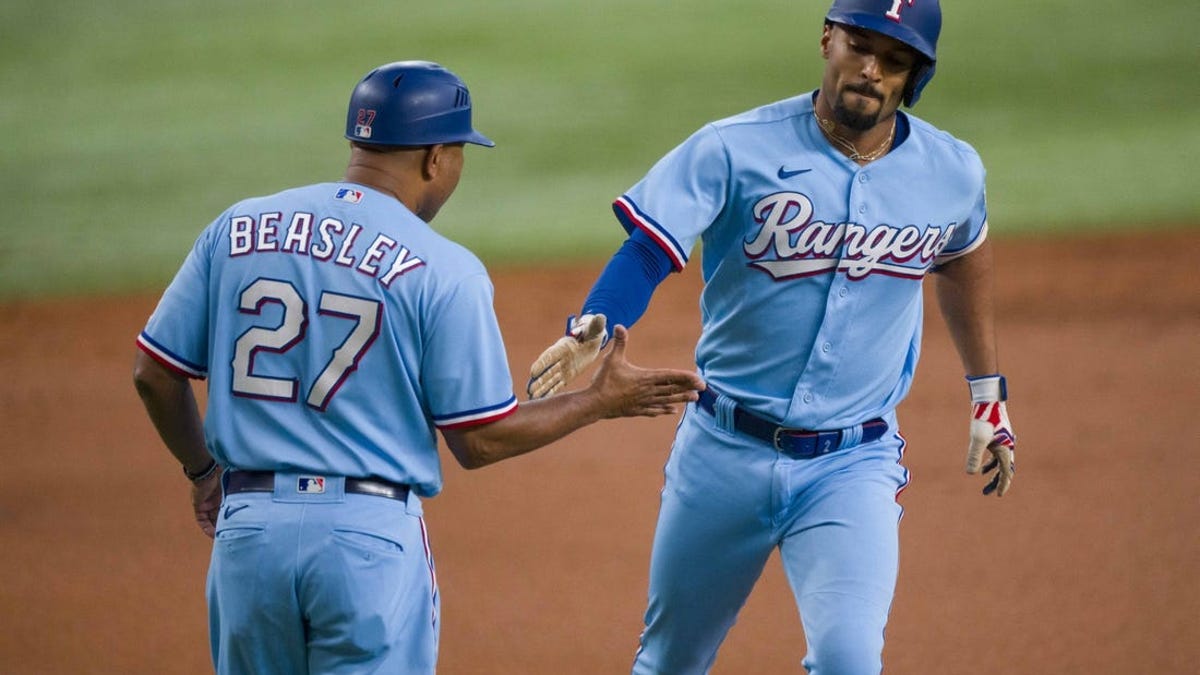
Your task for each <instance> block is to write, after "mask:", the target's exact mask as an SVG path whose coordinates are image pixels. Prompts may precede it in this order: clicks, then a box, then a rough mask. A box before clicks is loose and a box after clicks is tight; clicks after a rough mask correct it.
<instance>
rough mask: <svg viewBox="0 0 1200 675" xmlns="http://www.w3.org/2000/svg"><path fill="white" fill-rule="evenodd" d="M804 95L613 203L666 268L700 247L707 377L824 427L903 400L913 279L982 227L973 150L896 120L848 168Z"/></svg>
mask: <svg viewBox="0 0 1200 675" xmlns="http://www.w3.org/2000/svg"><path fill="white" fill-rule="evenodd" d="M813 99H814V95H813V94H812V93H808V94H804V95H801V96H797V97H794V98H789V99H786V100H783V101H779V102H776V103H772V104H769V105H766V106H763V107H760V108H757V109H754V110H751V111H749V112H746V113H743V114H740V115H737V116H734V117H730V118H727V119H724V120H721V121H718V122H715V123H712V124H709V125H707V126H705V127H704V128H702V129H701V130H699V131H698V132H696V133H695V134H693V135H692V136H691V137H690V138H689V139H687V140H686V141H685V142H684V143H682V144H681V145H679V146H678V147H676V148H675V149H674V150H672V151H671V152H670V153H668V154H667V155H666V156H664V157H663V158H662V159H661V160H660V161H659V162H658V163H657V164H656V165H655V166H654V167H653V168H652V169H651V170H650V172H649V173H648V174H647V175H646V176H645V177H644V178H643V179H642V180H641V181H640V182H638V183H637V184H636V185H635V186H634V187H633V188H631V189H630V190H629V191H628V192H627V193H626V194H625V195H623V196H622V197H621V198H620V199H618V200H617V202H616V204H615V208H616V210H617V213H618V215H619V216H620V218H621V220H622V222H623V223H624V225H625V227H626V228H627V229H631V228H633V227H637V228H640V229H642V230H643V231H644V232H646V233H647V234H649V235H650V236H651V237H652V238H654V239H655V240H656V241H657V242H658V243H659V245H660V246H661V247H662V248H663V250H665V251H666V252H667V254H668V255H669V256H670V257H671V258H672V260H673V261H674V264H675V266H676V268H679V269H682V268H683V266H684V265H685V264H686V263H687V262H688V256H689V253H690V252H691V251H692V249H693V248H694V247H695V245H696V243H697V242H700V243H701V244H702V247H703V276H704V281H705V286H704V290H703V293H702V295H701V305H700V309H701V319H702V323H703V332H702V335H701V338H700V341H699V344H698V345H697V348H696V363H697V365H698V366H699V368H700V373H701V375H702V376H703V377H704V379H705V381H706V382H708V383H709V385H711V386H713V387H714V388H715V389H717V390H718V391H721V392H723V393H725V394H727V395H728V396H730V397H732V398H733V399H734V400H736V401H738V402H739V403H740V404H741V405H743V406H745V407H746V408H749V409H751V410H754V411H755V412H757V413H760V414H762V415H764V416H766V417H769V418H772V419H775V420H779V421H780V422H782V423H783V424H785V425H787V426H795V427H804V428H810V429H829V428H840V427H845V426H850V425H854V424H857V423H860V422H862V421H863V420H867V419H870V418H875V417H880V416H883V415H886V414H889V413H890V412H891V411H892V410H893V409H894V408H895V407H896V405H897V404H898V403H899V402H900V400H901V399H903V398H904V396H905V394H907V392H908V390H909V388H910V385H911V383H912V378H913V372H914V370H915V368H916V365H917V358H918V355H919V351H920V340H921V320H922V301H921V297H922V296H921V281H922V279H923V278H924V276H925V274H926V273H928V272H929V270H930V269H931V267H933V266H934V265H937V264H940V263H943V262H946V261H947V260H950V259H952V258H954V257H957V256H960V255H964V254H966V253H968V252H970V251H972V250H974V249H975V248H976V247H978V246H979V245H980V244H982V242H983V241H984V239H985V238H986V236H987V222H986V205H985V198H984V169H983V165H982V163H981V162H980V160H979V157H978V155H977V154H976V153H975V151H974V150H973V149H972V148H971V147H970V146H969V145H967V144H966V143H964V142H962V141H959V140H957V139H955V138H953V137H952V136H950V135H949V134H947V133H945V132H943V131H940V130H937V129H935V128H934V127H932V126H931V125H929V124H927V123H925V122H923V121H921V120H919V119H917V118H915V117H912V116H907V118H906V119H907V122H908V125H909V133H908V136H907V138H905V139H904V141H903V142H902V143H900V144H899V145H898V146H897V147H895V148H894V149H893V150H892V151H891V152H890V153H888V154H887V155H885V156H884V157H882V158H881V159H879V160H877V161H874V162H871V163H870V164H868V165H867V166H859V165H858V164H856V163H855V162H853V161H851V160H850V159H848V158H847V157H846V156H844V155H843V154H841V153H840V152H839V151H838V150H837V149H836V148H835V147H833V146H832V145H831V144H830V143H829V142H828V141H826V140H825V138H824V137H823V135H822V133H821V130H820V128H819V127H818V126H817V121H816V118H815V115H814V113H813ZM899 114H901V113H898V115H899ZM934 176H936V178H937V180H936V181H932V180H929V178H930V177H934ZM814 318H815V320H814ZM751 345H753V346H754V347H756V348H749V346H751Z"/></svg>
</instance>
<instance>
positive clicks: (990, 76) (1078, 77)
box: [0, 0, 1200, 299]
mask: <svg viewBox="0 0 1200 675" xmlns="http://www.w3.org/2000/svg"><path fill="white" fill-rule="evenodd" d="M1140 4H1142V3H1096V2H1094V1H1092V0H1088V1H1084V0H1041V1H1040V2H1037V3H1026V2H1008V3H998V2H992V1H990V0H945V1H944V5H945V8H946V12H947V14H946V20H945V27H944V30H943V35H942V41H941V44H940V46H939V57H940V59H939V69H938V73H937V77H935V79H934V80H933V83H932V84H931V85H930V87H929V88H928V89H927V90H926V93H925V96H924V97H923V99H922V101H921V104H920V105H919V106H918V107H917V109H916V111H915V112H917V113H918V114H920V115H921V116H922V117H925V118H926V119H929V120H930V121H932V122H934V123H935V124H938V125H939V126H942V127H944V128H946V129H948V130H950V131H951V132H953V133H955V134H956V135H958V136H959V137H961V138H964V139H966V140H969V141H970V142H972V143H973V144H974V145H975V146H976V148H977V149H978V150H979V151H980V153H981V155H982V156H983V158H984V161H985V163H986V164H987V166H988V170H989V174H988V189H989V191H988V194H989V202H990V208H991V214H992V216H991V219H992V225H993V228H994V230H993V231H994V232H995V233H997V236H1003V235H1004V234H1005V233H1013V232H1032V231H1040V230H1044V229H1054V230H1055V231H1062V230H1070V229H1071V228H1079V227H1086V228H1115V227H1122V228H1125V227H1129V226H1135V225H1136V226H1140V225H1149V226H1153V225H1154V224H1162V223H1172V224H1200V197H1198V196H1197V195H1198V193H1200V190H1198V189H1197V187H1198V186H1197V180H1196V178H1195V174H1194V169H1195V166H1196V162H1197V158H1200V105H1198V104H1200V94H1198V93H1197V86H1196V84H1197V76H1196V74H1195V66H1196V64H1197V63H1198V62H1200V58H1198V57H1200V48H1198V47H1197V42H1196V39H1195V34H1194V30H1195V28H1196V26H1197V25H1200V5H1198V4H1197V3H1195V1H1194V0H1156V2H1155V3H1153V4H1154V7H1151V8H1145V7H1141V6H1138V5H1140ZM411 5H417V6H411ZM825 9H826V3H825V2H824V1H822V2H816V3H797V2H794V0H746V1H743V2H736V3H733V2H729V1H728V0H720V1H718V0H689V1H688V2H686V3H681V2H677V0H640V1H633V0H607V1H605V0H600V1H597V2H588V3H584V2H571V1H569V0H516V1H511V2H494V1H484V0H474V1H460V0H443V1H442V2H440V3H399V2H394V0H393V1H387V2H384V1H380V0H363V1H362V2H359V3H354V4H349V5H348V4H345V3H330V2H316V1H309V2H287V3H283V2H233V1H231V0H210V1H207V2H199V1H185V0H174V1H170V0H163V1H159V2H155V3H143V2H133V1H132V0H110V1H109V2H105V3H90V2H70V1H63V2H55V3H41V2H32V1H29V0H7V2H5V3H4V4H3V5H2V6H0V139H2V140H3V144H4V150H3V152H2V153H0V200H2V203H3V204H4V205H5V211H4V214H5V217H4V219H3V220H2V221H0V299H2V298H15V297H23V296H31V295H42V294H66V293H79V292H93V293H106V292H121V291H130V290H142V289H156V288H158V287H160V286H161V285H162V284H163V283H164V282H165V281H166V280H167V279H169V278H170V275H171V274H172V273H173V272H174V270H175V268H176V266H177V265H178V264H179V262H180V260H181V259H182V257H183V255H184V254H185V252H186V250H187V248H188V247H189V246H190V244H191V242H192V240H193V239H194V237H195V236H196V234H197V233H198V232H199V230H200V229H201V228H203V227H204V226H205V225H206V224H207V223H208V222H209V221H210V220H211V219H212V218H213V217H215V216H216V215H217V214H218V213H220V212H221V211H222V210H223V209H224V208H225V206H227V205H228V204H229V203H230V202H232V201H234V200H236V199H238V198H241V197H244V196H249V195H252V194H262V193H266V192H270V191H275V190H278V189H281V188H284V187H288V186H291V185H295V184H302V183H308V182H314V181H319V180H331V179H336V178H338V177H340V175H341V171H342V169H343V167H344V163H345V158H346V145H345V141H344V140H343V139H342V137H341V133H342V125H343V123H344V115H345V105H346V98H347V96H348V95H349V92H350V89H351V88H352V87H353V85H354V83H355V82H356V81H357V79H358V78H359V77H360V76H361V75H362V74H363V73H365V72H366V71H367V70H368V69H369V68H371V67H373V66H375V65H378V64H380V63H384V62H387V61H392V60H400V59H408V58H425V59H430V60H435V61H439V62H441V63H443V64H445V65H447V66H449V67H450V68H452V69H453V70H455V71H456V72H458V73H459V74H460V75H462V76H463V77H464V78H465V79H466V80H467V82H468V84H469V85H470V86H471V90H472V97H473V99H474V102H475V106H476V125H477V126H478V127H479V128H480V129H481V130H482V131H484V133H487V134H488V135H489V136H491V137H492V138H494V139H495V140H496V141H497V143H498V147H497V148H496V149H494V150H485V149H482V148H475V147H472V148H470V149H469V150H468V158H467V170H466V173H465V175H464V179H463V182H462V184H461V185H460V188H459V191H458V192H457V193H456V195H455V197H454V199H452V200H451V202H450V204H449V205H447V207H446V208H445V209H444V210H443V211H442V213H441V215H440V216H439V217H438V220H437V222H436V223H435V224H436V226H437V227H438V228H439V229H441V230H442V231H443V232H445V233H446V234H448V235H449V236H451V237H453V238H455V239H457V240H459V241H462V242H463V243H465V244H467V245H468V246H470V247H471V248H472V249H474V250H475V251H477V252H478V253H479V254H480V255H481V257H483V258H484V260H485V261H486V262H488V263H489V264H490V265H499V264H503V263H510V262H511V263H536V262H538V261H543V260H549V259H562V258H566V257H591V258H595V257H601V256H606V255H607V254H608V253H609V252H610V251H611V250H612V248H613V247H614V246H615V245H616V244H617V243H618V242H619V240H620V234H621V233H620V229H619V227H617V226H616V225H615V223H614V221H613V220H612V218H611V215H610V211H609V203H610V201H611V200H612V198H613V197H615V196H616V195H618V194H620V192H622V191H623V190H624V189H625V188H627V187H628V186H629V185H630V184H632V183H633V182H634V181H636V180H637V179H638V178H639V177H640V176H641V175H642V173H644V172H645V170H646V169H648V168H649V166H650V165H651V164H652V163H653V162H654V161H655V160H656V159H657V158H658V157H659V156H661V155H662V154H663V153H664V152H666V151H667V150H668V149H670V148H671V147H672V146H674V145H675V144H676V143H678V142H679V141H681V140H682V139H683V138H685V137H686V136H687V135H688V134H690V133H691V132H692V131H693V130H695V129H696V128H697V127H698V126H700V125H701V124H703V123H705V122H707V121H709V120H712V119H716V118H719V117H723V116H726V115H730V114H734V113H737V112H740V111H742V110H745V109H747V108H750V107H753V106H756V105H759V104H761V103H765V102H768V101H772V100H776V99H779V98H783V97H785V96H789V95H792V94H794V93H797V92H799V91H804V90H808V89H810V88H813V87H815V86H816V85H817V83H818V81H819V78H820V72H821V66H822V62H821V61H820V58H819V55H818V51H817V39H818V37H819V34H820V22H821V18H822V16H823V14H824V10H825Z"/></svg>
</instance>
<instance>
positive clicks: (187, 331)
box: [138, 183, 517, 497]
mask: <svg viewBox="0 0 1200 675" xmlns="http://www.w3.org/2000/svg"><path fill="white" fill-rule="evenodd" d="M492 295H493V289H492V284H491V281H490V280H489V278H488V276H487V272H486V270H485V269H484V267H483V265H482V264H481V263H480V262H479V260H478V259H477V258H476V257H475V256H474V255H473V254H472V253H471V252H470V251H468V250H467V249H465V248H463V247H462V246H459V245H458V244H456V243H454V242H452V241H450V240H448V239H446V238H445V237H443V236H441V235H440V234H438V233H437V232H435V231H434V230H433V229H431V228H430V227H429V225H428V224H426V223H425V222H424V221H422V220H420V219H419V218H417V217H416V216H415V215H413V214H412V213H411V212H409V211H408V210H407V209H406V208H405V207H404V205H403V204H401V203H400V202H399V201H397V200H396V199H395V198H394V197H392V196H391V195H387V194H384V193H380V192H377V191H375V190H373V189H370V188H367V187H363V186H361V185H356V184H352V183H323V184H318V185H311V186H307V187H302V188H297V189H293V190H287V191H284V192H281V193H279V194H275V195H271V196H267V197H259V198H254V199H248V200H245V201H242V202H240V203H238V204H235V205H234V206H233V207H231V208H230V209H229V210H227V211H226V212H225V213H223V214H221V216H220V217H219V218H217V219H216V220H215V221H214V222H213V223H212V224H211V225H210V226H209V227H208V228H207V229H205V230H204V232H203V233H202V234H201V235H200V237H199V238H198V239H197V240H196V243H195V246H194V247H193V248H192V251H191V253H190V255H189V256H188V257H187V260H186V261H185V262H184V264H183V266H182V268H181V269H180V271H179V273H178V274H177V276H176V277H175V279H174V281H173V282H172V283H171V285H170V286H169V287H168V288H167V290H166V292H165V293H164V295H163V297H162V300H161V301H160V302H159V305H158V307H157V309H156V310H155V312H154V314H153V316H152V317H151V318H150V320H149V323H148V324H147V325H146V328H145V330H144V331H143V332H142V334H141V335H140V336H139V338H138V344H139V346H140V347H141V348H142V349H143V350H145V351H146V352H148V353H149V354H151V355H152V356H154V357H155V358H156V359H157V360H158V361H160V362H161V363H163V364H165V365H167V366H168V367H170V368H171V369H173V370H175V371H177V372H180V373H183V374H186V375H188V376H190V377H196V378H202V377H207V378H208V380H209V384H208V409H207V414H206V417H205V436H206V439H207V442H208V446H209V450H210V452H211V453H212V455H213V456H214V457H215V458H216V459H217V461H219V462H220V463H221V464H222V465H224V466H226V467H228V468H232V469H246V470H259V471H280V472H313V473H318V474H322V475H337V476H351V477H377V478H382V479H384V480H387V481H391V482H393V483H398V484H403V485H409V486H412V487H413V489H414V490H415V491H416V492H417V493H418V494H420V495H421V496H423V497H431V496H433V495H435V494H437V493H438V492H439V491H440V490H441V486H442V473H441V466H440V462H439V459H438V453H437V439H436V436H435V428H443V429H445V428H454V427H461V426H469V425H473V424H480V423H484V422H489V421H493V420H495V419H498V418H501V417H504V416H505V415H507V414H510V413H512V412H513V411H514V410H515V409H516V406H517V401H516V398H515V396H514V395H513V389H512V380H511V376H510V374H509V370H508V361H507V357H506V355H505V352H504V345H503V342H502V340H501V336H500V330H499V327H498V325H497V322H496V316H495V313H494V310H493V306H492Z"/></svg>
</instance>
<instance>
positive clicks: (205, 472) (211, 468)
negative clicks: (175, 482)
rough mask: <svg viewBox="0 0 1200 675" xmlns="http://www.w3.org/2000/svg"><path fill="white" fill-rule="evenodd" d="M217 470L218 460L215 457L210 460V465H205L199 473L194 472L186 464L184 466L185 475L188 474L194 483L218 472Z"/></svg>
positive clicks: (188, 477)
mask: <svg viewBox="0 0 1200 675" xmlns="http://www.w3.org/2000/svg"><path fill="white" fill-rule="evenodd" d="M216 471H217V460H215V459H210V460H208V465H207V466H205V467H204V468H203V469H202V470H201V471H199V472H198V473H192V472H191V471H188V470H187V467H186V466H185V467H183V475H185V476H187V479H188V480H190V481H192V482H193V483H199V482H200V481H202V480H204V479H205V478H208V477H209V476H211V475H213V474H214V473H216Z"/></svg>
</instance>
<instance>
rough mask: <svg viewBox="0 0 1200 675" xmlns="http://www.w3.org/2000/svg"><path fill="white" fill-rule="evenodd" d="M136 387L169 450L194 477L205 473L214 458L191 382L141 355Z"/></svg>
mask: <svg viewBox="0 0 1200 675" xmlns="http://www.w3.org/2000/svg"><path fill="white" fill-rule="evenodd" d="M133 383H134V386H135V387H137V392H138V396H140V397H141V399H142V405H144V406H145V407H146V413H147V414H148V415H149V416H150V422H151V423H152V424H154V428H155V430H157V431H158V435H159V437H160V438H162V441H163V443H164V444H165V445H166V446H167V449H168V450H170V451H171V454H172V455H174V456H175V459H177V460H179V462H180V463H181V464H183V466H184V469H186V470H187V471H189V472H190V473H192V474H196V473H199V472H201V471H203V470H204V468H205V467H206V466H208V464H209V462H210V461H211V460H212V455H210V454H209V452H208V448H207V447H206V446H205V444H204V427H203V423H202V421H201V418H200V408H199V406H198V405H197V404H196V396H195V394H194V393H193V392H192V384H191V382H190V381H188V379H187V378H185V377H183V376H180V375H177V374H175V373H172V372H171V371H169V370H167V369H166V368H165V367H163V366H162V365H161V364H159V363H158V362H157V361H155V360H154V359H152V358H150V357H149V356H147V355H146V354H145V353H144V352H140V351H139V352H138V354H137V359H136V361H135V362H134V366H133Z"/></svg>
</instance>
